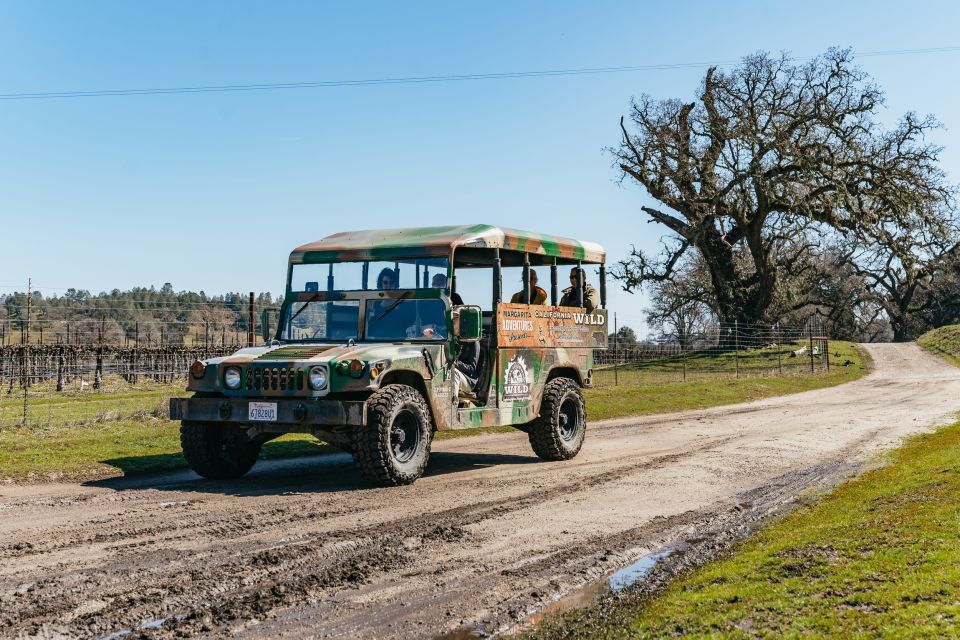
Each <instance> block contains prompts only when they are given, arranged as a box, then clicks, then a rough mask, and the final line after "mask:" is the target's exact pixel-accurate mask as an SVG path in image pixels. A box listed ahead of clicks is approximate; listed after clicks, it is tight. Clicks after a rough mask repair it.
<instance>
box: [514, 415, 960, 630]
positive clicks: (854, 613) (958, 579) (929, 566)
mask: <svg viewBox="0 0 960 640" xmlns="http://www.w3.org/2000/svg"><path fill="white" fill-rule="evenodd" d="M958 525H960V422H958V423H957V424H954V425H952V426H950V427H946V428H943V429H940V430H939V431H937V432H936V433H933V434H925V435H921V436H916V437H914V438H912V439H910V440H908V442H907V443H906V444H905V445H904V446H903V447H902V448H900V449H898V450H896V451H895V452H894V453H893V454H892V455H891V459H890V464H889V465H888V466H885V467H883V468H881V469H877V470H874V471H870V472H867V473H866V474H864V475H862V476H861V477H859V478H858V479H856V480H853V481H851V482H848V483H846V484H844V485H842V486H841V487H839V488H838V489H836V490H835V491H834V492H833V493H832V494H831V495H829V496H828V497H826V498H824V499H823V500H822V501H820V502H819V503H818V504H816V505H814V506H808V507H802V508H800V509H798V510H797V511H795V512H793V513H792V514H790V515H788V516H787V517H786V518H784V519H783V520H780V521H779V522H778V523H776V524H773V525H772V526H770V527H769V528H767V529H765V530H763V531H762V532H760V533H759V534H757V535H756V536H754V537H753V538H751V539H749V540H748V541H746V542H744V543H741V544H740V545H738V546H737V547H736V548H735V549H734V551H733V553H732V554H731V555H729V556H728V557H726V558H725V559H722V560H719V561H715V562H713V563H711V564H708V565H707V566H705V567H703V568H702V569H700V570H698V571H695V572H693V573H692V574H691V575H689V576H686V577H682V578H680V579H679V580H678V581H677V582H675V583H674V584H673V585H672V586H670V587H669V588H668V589H667V590H666V591H665V592H664V593H662V594H661V595H660V596H658V597H655V598H653V599H652V600H650V601H648V602H642V601H641V602H637V601H636V600H634V601H630V600H629V599H624V600H622V601H621V602H620V603H619V604H617V605H614V607H613V609H612V610H607V611H605V612H604V615H603V618H602V620H597V619H596V618H595V617H592V616H589V615H586V614H585V612H582V611H581V612H573V613H569V614H567V615H565V616H562V617H557V618H554V619H548V621H547V622H546V623H545V624H544V625H542V626H541V627H540V628H539V629H538V630H537V631H536V632H535V633H534V634H532V635H534V636H536V637H556V638H560V637H563V638H575V637H591V638H594V637H597V638H606V637H616V638H620V637H636V638H658V637H665V636H670V637H677V636H682V637H729V638H755V637H770V638H782V637H787V638H790V637H806V636H819V637H825V636H829V637H877V636H881V637H902V638H906V637H910V638H924V637H928V638H932V637H944V638H947V637H949V638H955V637H960V526H958Z"/></svg>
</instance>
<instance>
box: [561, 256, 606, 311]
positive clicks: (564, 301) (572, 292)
mask: <svg viewBox="0 0 960 640" xmlns="http://www.w3.org/2000/svg"><path fill="white" fill-rule="evenodd" d="M581 282H582V283H583V304H582V305H581V304H580V303H579V302H580V301H579V296H578V292H577V287H578V286H579V284H580V283H581ZM560 306H561V307H585V308H586V310H587V313H591V312H593V310H594V309H596V308H597V307H599V306H600V294H599V293H597V290H596V289H594V288H593V285H591V284H590V283H589V282H587V273H586V272H585V271H584V270H583V269H582V268H580V267H574V268H573V269H571V270H570V286H569V287H567V288H566V289H564V290H563V297H561V298H560Z"/></svg>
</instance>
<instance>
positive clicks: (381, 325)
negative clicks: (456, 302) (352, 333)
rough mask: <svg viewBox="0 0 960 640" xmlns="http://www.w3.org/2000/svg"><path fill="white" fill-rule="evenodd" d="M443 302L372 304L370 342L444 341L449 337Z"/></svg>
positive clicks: (369, 326) (396, 301)
mask: <svg viewBox="0 0 960 640" xmlns="http://www.w3.org/2000/svg"><path fill="white" fill-rule="evenodd" d="M445 312H446V308H445V307H444V305H443V301H442V300H437V299H432V300H404V299H402V298H399V299H396V300H371V301H370V302H368V303H367V318H366V320H367V321H366V325H367V331H366V338H367V340H443V339H444V338H446V337H447V320H446V313H445Z"/></svg>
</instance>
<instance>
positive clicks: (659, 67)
mask: <svg viewBox="0 0 960 640" xmlns="http://www.w3.org/2000/svg"><path fill="white" fill-rule="evenodd" d="M957 51H960V46H951V47H931V48H926V49H888V50H881V51H865V52H862V53H858V54H857V56H858V57H879V56H901V55H916V54H930V53H953V52H957ZM812 58H813V56H802V57H791V58H790V59H791V60H796V61H803V60H810V59H812ZM736 63H737V61H736V60H724V61H714V62H682V63H673V64H648V65H631V66H620V67H586V68H580V69H545V70H537V71H507V72H501V73H468V74H454V75H439V76H409V77H398V78H365V79H357V80H317V81H311V82H278V83H263V84H227V85H197V86H184V87H157V88H145V89H97V90H87V91H46V92H33V93H28V92H21V93H0V100H44V99H54V98H103V97H115V96H143V95H167V94H181V93H226V92H238V91H276V90H284V89H320V88H334V87H361V86H371V85H391V84H425V83H442V82H466V81H474V80H505V79H510V78H542V77H554V76H580V75H599V74H612V73H634V72H642V71H669V70H676V69H691V68H703V67H709V66H727V65H731V64H736Z"/></svg>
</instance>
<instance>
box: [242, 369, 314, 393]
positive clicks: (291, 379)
mask: <svg viewBox="0 0 960 640" xmlns="http://www.w3.org/2000/svg"><path fill="white" fill-rule="evenodd" d="M246 373H247V375H246V382H245V386H246V388H247V391H300V390H301V389H303V371H302V370H300V369H296V368H293V367H249V368H248V369H247V372H246Z"/></svg>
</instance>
